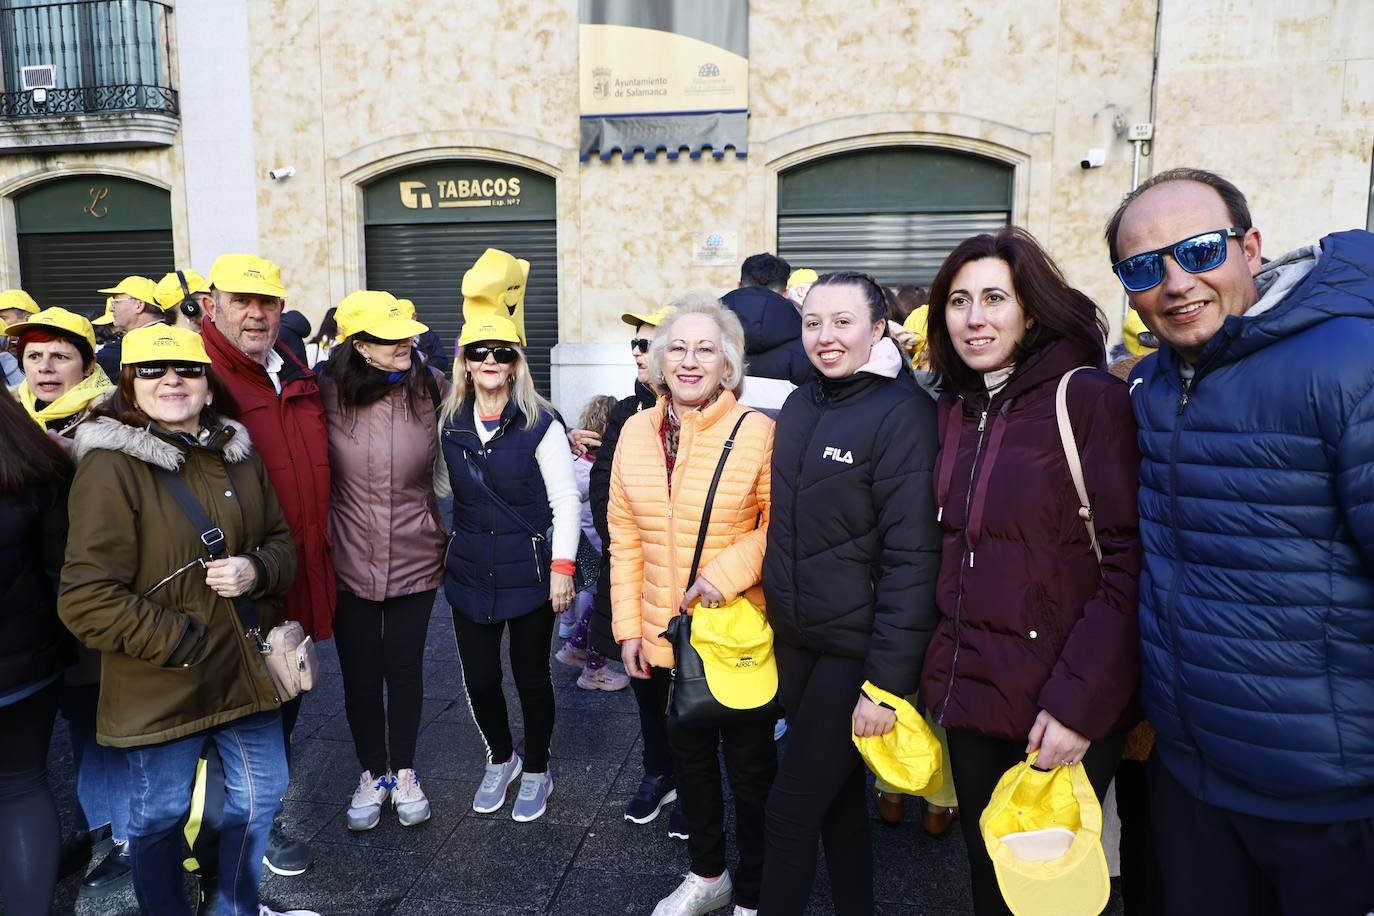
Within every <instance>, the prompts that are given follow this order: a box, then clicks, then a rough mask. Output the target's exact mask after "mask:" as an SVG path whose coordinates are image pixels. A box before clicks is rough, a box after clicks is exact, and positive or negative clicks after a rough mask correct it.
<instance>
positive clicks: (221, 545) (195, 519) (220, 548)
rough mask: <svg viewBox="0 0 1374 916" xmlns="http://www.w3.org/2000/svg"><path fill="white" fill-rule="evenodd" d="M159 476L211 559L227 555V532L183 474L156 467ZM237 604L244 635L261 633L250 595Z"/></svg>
mask: <svg viewBox="0 0 1374 916" xmlns="http://www.w3.org/2000/svg"><path fill="white" fill-rule="evenodd" d="M156 471H157V476H158V477H159V478H160V479H161V480H162V482H163V483H164V484H165V485H166V486H167V491H168V492H169V493H171V494H172V498H173V499H175V500H176V502H177V505H178V506H180V507H181V511H182V512H183V513H185V514H186V518H187V519H189V520H190V522H191V525H192V526H193V527H195V528H197V529H198V530H199V531H200V534H199V535H198V537H199V539H200V544H201V546H202V547H204V548H205V552H206V553H207V554H209V556H210V559H212V560H214V559H218V558H219V557H222V556H227V555H228V553H229V551H228V547H227V545H226V543H225V540H224V531H223V530H222V529H221V528H220V527H219V526H218V525H216V524H215V523H214V522H213V521H211V520H210V515H209V513H207V512H206V511H205V507H204V506H202V505H201V504H200V500H198V499H196V496H195V494H194V493H192V492H191V488H190V487H188V486H186V481H184V480H182V479H181V475H180V474H177V473H176V472H175V471H169V470H167V469H166V468H157V469H156ZM231 600H232V601H233V602H234V610H235V611H237V612H238V615H239V622H240V623H242V624H243V629H244V632H245V633H256V632H260V624H259V621H258V614H257V611H256V610H255V609H254V607H253V602H251V601H249V600H248V598H247V596H245V595H239V596H238V597H237V598H233V599H231Z"/></svg>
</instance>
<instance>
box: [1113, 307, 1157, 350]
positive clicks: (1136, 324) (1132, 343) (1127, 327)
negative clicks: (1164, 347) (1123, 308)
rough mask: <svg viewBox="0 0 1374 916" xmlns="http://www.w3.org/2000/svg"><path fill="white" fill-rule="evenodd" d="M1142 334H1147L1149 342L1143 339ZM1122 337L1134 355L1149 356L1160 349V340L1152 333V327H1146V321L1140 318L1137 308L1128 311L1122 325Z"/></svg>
mask: <svg viewBox="0 0 1374 916" xmlns="http://www.w3.org/2000/svg"><path fill="white" fill-rule="evenodd" d="M1142 334H1144V335H1147V337H1146V340H1148V341H1150V342H1149V343H1146V342H1145V341H1142V340H1141V335H1142ZM1121 338H1122V340H1123V341H1124V342H1125V344H1126V349H1127V350H1129V351H1130V352H1131V355H1132V356H1148V355H1149V354H1151V353H1153V352H1155V350H1157V349H1159V346H1158V341H1156V339H1155V337H1154V335H1153V334H1151V333H1150V329H1149V328H1147V327H1145V322H1144V321H1141V320H1140V315H1139V313H1137V312H1136V310H1135V309H1131V310H1130V311H1128V312H1127V313H1126V321H1125V322H1124V323H1123V324H1122V326H1121Z"/></svg>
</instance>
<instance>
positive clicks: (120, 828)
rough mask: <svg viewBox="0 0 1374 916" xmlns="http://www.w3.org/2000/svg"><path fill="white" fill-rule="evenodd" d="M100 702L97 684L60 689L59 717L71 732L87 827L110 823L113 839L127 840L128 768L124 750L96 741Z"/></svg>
mask: <svg viewBox="0 0 1374 916" xmlns="http://www.w3.org/2000/svg"><path fill="white" fill-rule="evenodd" d="M99 701H100V685H99V684H81V685H79V686H76V687H64V688H63V690H62V706H61V709H62V717H63V718H64V719H66V720H67V731H68V732H69V733H70V735H71V742H72V762H73V763H74V764H75V766H76V800H77V803H78V806H79V808H80V811H81V816H82V817H83V818H85V820H86V823H85V824H83V825H81V826H83V827H84V828H85V829H86V830H93V829H95V828H96V827H103V826H105V825H106V824H109V825H110V835H111V836H112V837H113V838H114V840H115V842H118V843H123V842H124V841H126V840H128V839H129V771H128V769H127V768H126V767H125V764H124V749H123V748H118V747H104V746H102V745H99V744H97V743H96V740H95V709H96V704H97V703H98V702H99Z"/></svg>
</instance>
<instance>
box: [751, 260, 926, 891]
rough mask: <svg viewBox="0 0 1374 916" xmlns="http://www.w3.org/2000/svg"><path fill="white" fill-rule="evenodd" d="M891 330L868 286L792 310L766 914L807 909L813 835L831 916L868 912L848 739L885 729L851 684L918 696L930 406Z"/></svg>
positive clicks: (769, 584) (879, 710)
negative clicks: (794, 362) (777, 752)
mask: <svg viewBox="0 0 1374 916" xmlns="http://www.w3.org/2000/svg"><path fill="white" fill-rule="evenodd" d="M886 329H887V311H886V308H885V298H884V296H883V293H882V289H881V288H880V287H879V286H878V284H877V282H875V281H874V280H873V278H872V277H869V276H868V275H867V274H860V273H851V272H842V273H832V274H826V275H825V276H823V277H821V278H820V279H819V280H817V281H816V283H815V284H813V285H812V287H811V290H810V292H809V293H808V294H807V296H806V301H805V303H804V304H803V306H802V344H803V346H804V347H805V349H806V354H807V356H808V357H809V358H810V360H811V362H812V364H813V365H814V366H815V368H816V373H815V375H814V377H813V378H812V379H811V381H810V382H808V383H807V384H806V385H803V386H802V387H801V388H799V389H797V390H796V391H794V392H793V393H792V394H791V396H789V397H788V399H787V403H785V404H784V405H783V408H782V412H781V414H780V415H779V417H778V421H777V433H776V436H777V438H776V443H775V445H774V449H773V512H774V515H773V519H772V521H771V522H770V524H769V526H768V549H767V552H766V553H765V554H764V560H763V586H764V591H765V595H766V597H767V601H768V616H769V619H770V621H771V623H772V625H773V631H774V635H775V641H774V651H775V653H776V655H777V660H778V679H779V690H780V693H781V696H782V702H783V706H784V707H785V708H786V710H787V721H788V728H789V735H790V737H789V738H788V746H787V753H786V755H785V756H784V757H783V759H782V763H781V765H780V766H779V768H778V775H777V778H776V779H775V780H774V782H773V790H772V793H771V794H770V795H769V798H768V819H767V830H768V845H767V851H766V854H765V856H764V872H763V895H762V902H761V905H760V909H761V910H762V912H763V913H765V914H768V916H786V914H793V913H801V912H802V911H803V910H804V909H805V908H806V903H807V900H808V898H809V897H810V895H811V884H812V881H813V879H814V877H815V871H816V840H817V838H818V837H819V838H820V839H821V840H822V841H823V842H824V844H825V859H826V866H827V868H828V869H829V872H830V886H831V893H832V897H833V900H834V905H835V912H836V913H839V914H848V913H855V914H858V913H871V912H872V911H873V854H872V849H871V847H870V845H869V837H868V809H867V802H866V799H865V798H864V765H863V760H862V759H861V758H860V757H859V754H858V751H856V750H855V748H854V743H853V741H852V740H851V737H850V736H851V734H857V735H881V734H885V733H886V732H888V731H889V730H890V729H891V728H892V727H893V723H894V716H893V713H892V711H891V710H890V709H887V708H884V707H881V706H878V705H877V704H875V703H873V702H872V701H870V700H869V699H868V698H867V697H865V696H864V695H863V694H862V692H861V691H860V686H861V685H862V684H863V682H864V681H866V680H867V681H872V682H873V683H874V684H875V685H877V686H878V687H881V688H882V689H884V690H887V691H889V692H891V693H893V694H896V695H897V696H904V695H906V694H910V693H913V692H915V690H916V684H917V681H918V680H919V678H920V673H921V661H922V657H923V656H924V655H925V649H926V643H927V642H928V641H929V639H930V636H931V633H932V632H933V630H934V628H935V622H936V619H937V614H936V610H935V580H936V576H937V574H938V572H939V565H940V529H939V527H938V526H937V524H936V521H935V505H934V495H933V490H932V486H931V473H932V469H933V468H934V466H935V455H936V451H937V448H938V442H937V435H936V425H935V424H936V420H935V404H934V402H933V401H932V400H931V399H930V397H929V396H927V395H926V394H925V393H924V392H922V391H921V390H920V388H918V387H917V385H916V382H915V380H914V379H913V378H912V376H911V372H910V370H909V369H908V368H907V365H906V360H905V358H904V357H903V356H902V353H901V351H900V350H899V349H898V347H897V345H896V344H895V343H893V341H892V339H891V338H889V337H888V336H887V333H886Z"/></svg>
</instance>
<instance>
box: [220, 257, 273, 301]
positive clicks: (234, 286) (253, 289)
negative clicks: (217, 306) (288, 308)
mask: <svg viewBox="0 0 1374 916" xmlns="http://www.w3.org/2000/svg"><path fill="white" fill-rule="evenodd" d="M210 285H211V286H213V287H214V288H215V289H222V290H224V291H225V292H228V293H250V294H252V295H254V296H275V297H276V298H278V299H285V298H286V287H284V286H282V285H281V268H280V267H279V266H277V265H276V264H273V263H272V262H271V261H269V260H267V259H266V258H260V257H258V256H257V255H255V254H222V255H220V256H219V257H218V258H217V259H216V260H215V264H214V266H213V267H211V268H210Z"/></svg>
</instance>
